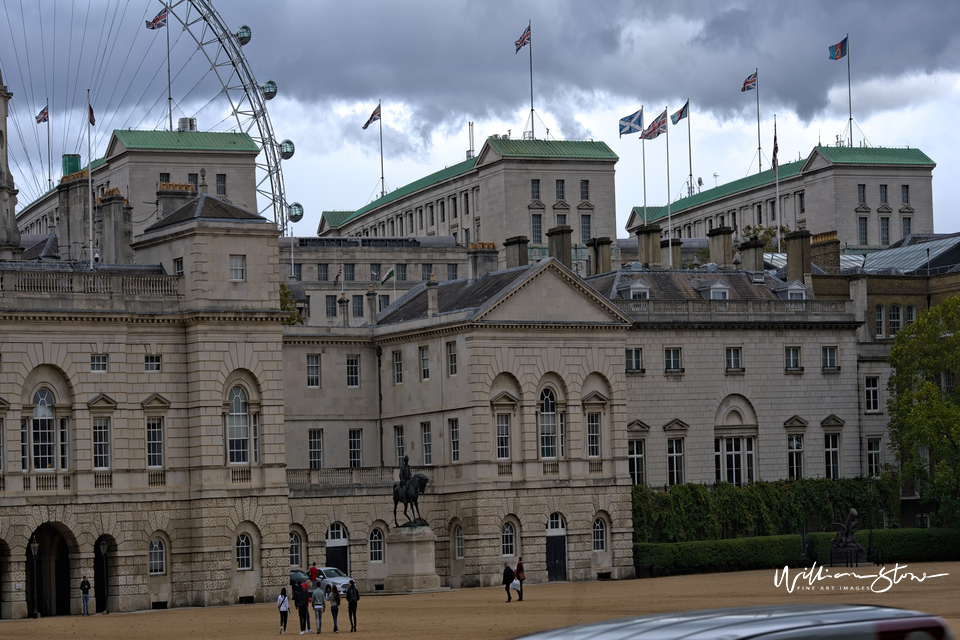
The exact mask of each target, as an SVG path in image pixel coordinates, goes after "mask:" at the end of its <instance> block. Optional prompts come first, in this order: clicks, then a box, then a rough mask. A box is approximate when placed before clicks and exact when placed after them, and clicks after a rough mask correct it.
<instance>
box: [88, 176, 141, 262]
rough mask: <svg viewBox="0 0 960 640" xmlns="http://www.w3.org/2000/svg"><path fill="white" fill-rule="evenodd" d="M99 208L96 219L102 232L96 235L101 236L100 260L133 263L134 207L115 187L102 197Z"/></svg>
mask: <svg viewBox="0 0 960 640" xmlns="http://www.w3.org/2000/svg"><path fill="white" fill-rule="evenodd" d="M97 209H98V210H99V211H98V213H99V216H94V221H95V222H99V226H100V232H99V233H95V234H94V235H96V236H97V237H99V238H100V250H99V254H100V262H103V263H104V264H133V249H131V248H130V243H131V242H132V241H133V225H132V223H131V213H132V212H133V207H131V206H130V205H129V204H128V203H127V200H126V198H124V197H123V196H122V195H120V190H119V189H117V188H116V187H114V188H113V189H110V190H109V191H108V192H107V193H105V194H104V195H103V196H102V197H101V198H100V203H99V205H98V206H97Z"/></svg>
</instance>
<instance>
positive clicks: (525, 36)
mask: <svg viewBox="0 0 960 640" xmlns="http://www.w3.org/2000/svg"><path fill="white" fill-rule="evenodd" d="M513 44H515V45H517V50H516V53H520V49H523V45H525V44H530V25H527V28H526V29H524V30H523V35H522V36H520V39H519V40H517V41H516V42H514V43H513Z"/></svg>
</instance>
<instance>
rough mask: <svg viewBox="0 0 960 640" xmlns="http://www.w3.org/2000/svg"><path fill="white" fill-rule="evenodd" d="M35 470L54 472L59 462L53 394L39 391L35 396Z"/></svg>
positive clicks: (45, 390) (42, 390)
mask: <svg viewBox="0 0 960 640" xmlns="http://www.w3.org/2000/svg"><path fill="white" fill-rule="evenodd" d="M33 405H34V406H33V468H34V470H36V471H47V470H49V471H52V470H53V469H54V467H55V466H56V460H57V451H56V449H57V429H56V414H55V412H54V407H53V405H54V402H53V394H51V393H50V392H49V391H48V390H47V389H39V390H37V392H36V393H35V394H33Z"/></svg>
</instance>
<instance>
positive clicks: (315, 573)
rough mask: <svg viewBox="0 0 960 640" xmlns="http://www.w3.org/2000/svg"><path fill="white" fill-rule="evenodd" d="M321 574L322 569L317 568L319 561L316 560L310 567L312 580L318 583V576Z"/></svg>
mask: <svg viewBox="0 0 960 640" xmlns="http://www.w3.org/2000/svg"><path fill="white" fill-rule="evenodd" d="M319 574H320V569H317V563H316V562H314V563H313V566H312V567H310V582H312V583H314V584H316V583H317V576H318V575H319Z"/></svg>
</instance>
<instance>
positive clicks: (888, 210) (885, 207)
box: [877, 204, 893, 213]
mask: <svg viewBox="0 0 960 640" xmlns="http://www.w3.org/2000/svg"><path fill="white" fill-rule="evenodd" d="M877 213H893V209H891V208H890V205H888V204H882V205H880V206H879V207H877Z"/></svg>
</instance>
